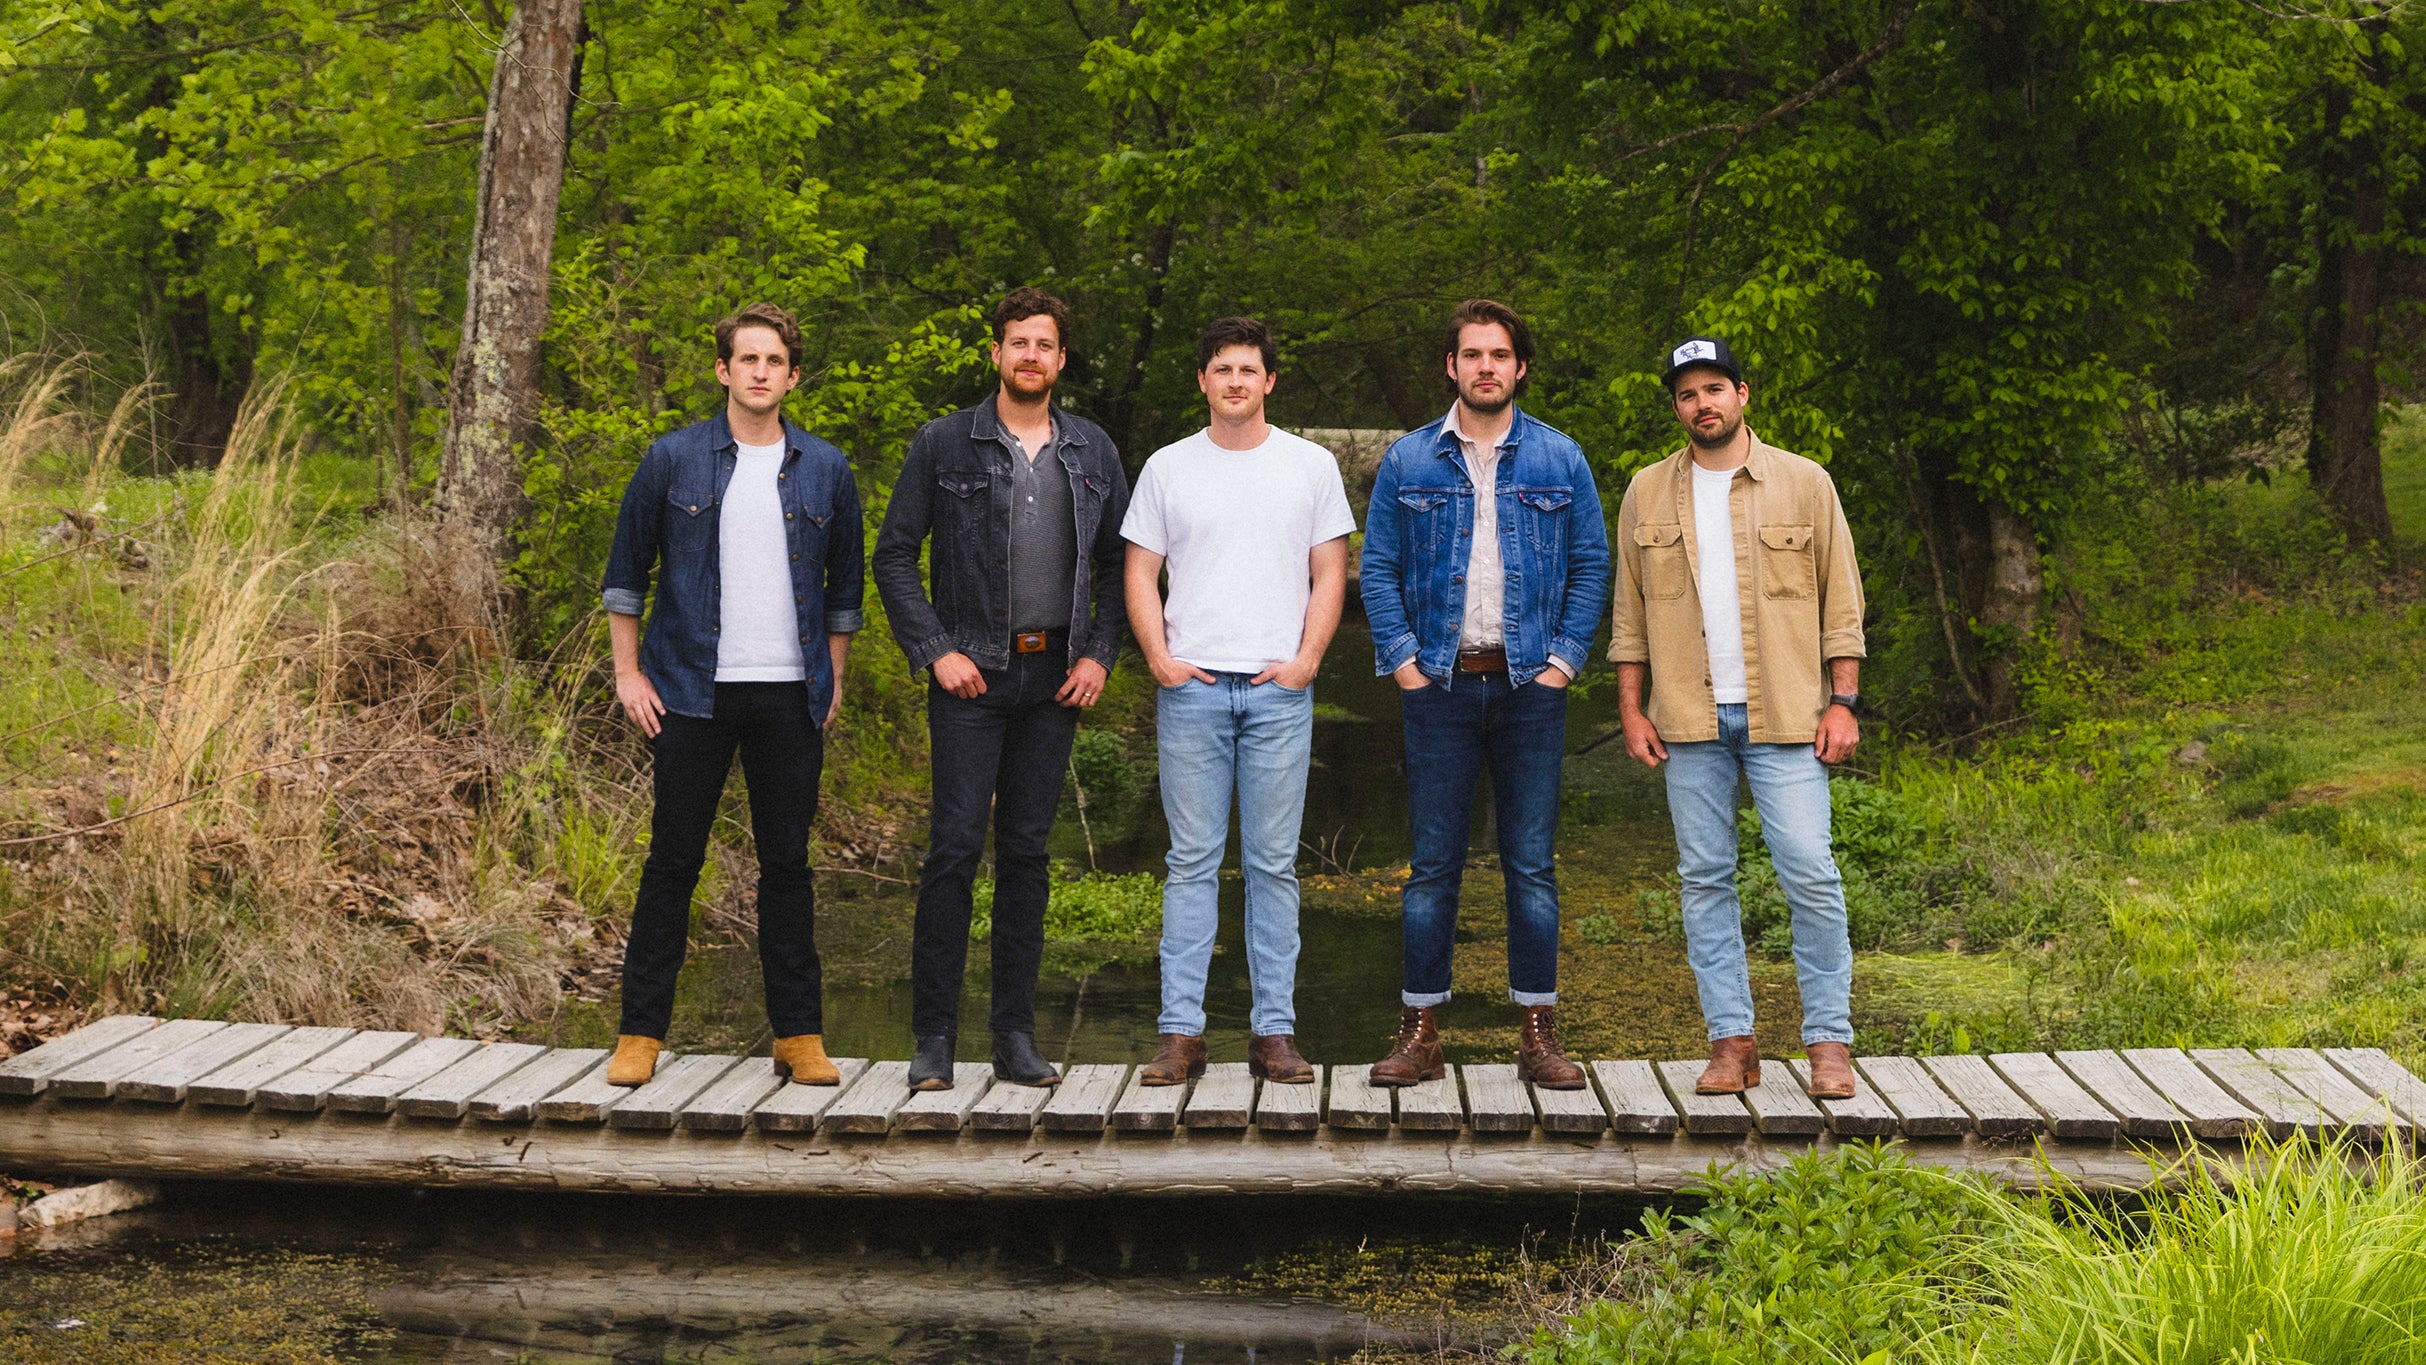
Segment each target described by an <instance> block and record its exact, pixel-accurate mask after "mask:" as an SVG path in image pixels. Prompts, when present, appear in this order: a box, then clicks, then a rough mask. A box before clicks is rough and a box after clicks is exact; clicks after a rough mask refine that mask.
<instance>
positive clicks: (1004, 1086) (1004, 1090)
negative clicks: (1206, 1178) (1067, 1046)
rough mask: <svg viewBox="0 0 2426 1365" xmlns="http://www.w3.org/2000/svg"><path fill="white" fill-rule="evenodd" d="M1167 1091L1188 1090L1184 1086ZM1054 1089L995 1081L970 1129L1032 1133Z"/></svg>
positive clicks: (975, 1112) (973, 1114) (974, 1111)
mask: <svg viewBox="0 0 2426 1365" xmlns="http://www.w3.org/2000/svg"><path fill="white" fill-rule="evenodd" d="M1053 1069H1054V1070H1055V1071H1057V1072H1058V1071H1062V1070H1065V1069H1066V1068H1065V1067H1063V1065H1062V1064H1061V1063H1059V1062H1055V1063H1053ZM1164 1088H1165V1089H1169V1090H1178V1091H1183V1092H1184V1091H1185V1090H1187V1087H1186V1086H1184V1085H1174V1086H1166V1087H1164ZM1053 1089H1054V1087H1052V1086H1049V1085H1013V1084H1012V1083H1010V1082H1009V1081H996V1082H995V1083H994V1088H993V1089H991V1090H988V1091H987V1092H986V1093H985V1098H983V1099H980V1100H979V1101H978V1102H977V1107H976V1108H974V1109H971V1110H970V1111H969V1127H970V1129H971V1130H973V1131H975V1132H980V1133H1025V1132H1030V1131H1033V1130H1034V1129H1035V1127H1036V1111H1037V1110H1039V1109H1042V1108H1044V1107H1045V1101H1046V1100H1049V1099H1051V1098H1053Z"/></svg>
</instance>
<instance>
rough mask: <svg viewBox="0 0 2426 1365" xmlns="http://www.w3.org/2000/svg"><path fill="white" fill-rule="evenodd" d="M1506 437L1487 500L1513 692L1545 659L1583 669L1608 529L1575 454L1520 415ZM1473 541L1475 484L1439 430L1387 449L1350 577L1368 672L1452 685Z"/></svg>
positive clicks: (1605, 579) (1551, 431) (1605, 594)
mask: <svg viewBox="0 0 2426 1365" xmlns="http://www.w3.org/2000/svg"><path fill="white" fill-rule="evenodd" d="M1510 434H1511V436H1512V437H1513V438H1514V439H1513V441H1512V443H1511V444H1508V445H1503V446H1502V447H1501V453H1500V458H1499V471H1498V479H1497V487H1496V489H1495V490H1494V496H1496V497H1497V498H1498V499H1499V505H1498V506H1499V553H1500V562H1501V564H1502V565H1503V566H1504V567H1505V571H1506V581H1507V594H1508V595H1507V605H1506V608H1505V611H1504V613H1503V622H1504V624H1503V629H1504V631H1505V633H1506V637H1507V640H1506V649H1507V653H1508V680H1509V681H1510V682H1511V683H1515V684H1517V685H1519V686H1522V685H1523V684H1525V683H1527V682H1530V681H1532V680H1533V678H1534V676H1535V675H1536V674H1538V673H1540V672H1541V671H1542V670H1543V669H1544V668H1547V667H1549V665H1550V656H1551V655H1553V654H1555V655H1557V656H1558V657H1560V658H1562V659H1565V660H1567V661H1568V662H1570V663H1572V664H1575V665H1576V666H1578V667H1581V666H1582V665H1583V663H1584V661H1585V660H1586V659H1588V658H1590V657H1591V655H1590V650H1591V648H1592V635H1593V632H1594V631H1596V630H1598V629H1599V628H1600V618H1601V616H1602V614H1603V613H1605V612H1607V611H1608V610H1609V528H1608V527H1607V526H1606V525H1604V524H1603V523H1602V521H1601V510H1600V490H1599V489H1598V488H1597V487H1595V486H1594V484H1593V482H1592V467H1591V466H1590V465H1588V464H1586V463H1585V462H1584V452H1583V448H1582V447H1581V446H1578V445H1577V444H1576V443H1575V442H1574V441H1573V440H1572V439H1570V438H1569V437H1568V436H1567V435H1566V433H1564V432H1561V431H1559V430H1557V429H1556V428H1554V427H1550V426H1547V425H1544V424H1543V423H1541V422H1538V421H1535V420H1534V419H1533V418H1531V417H1529V416H1527V415H1525V413H1524V412H1523V411H1522V410H1521V409H1520V410H1519V411H1518V412H1517V414H1516V424H1515V426H1513V427H1512V428H1510ZM1473 533H1474V479H1473V475H1472V474H1471V473H1470V472H1469V471H1468V470H1467V468H1466V457H1465V453H1464V451H1462V450H1460V449H1459V448H1458V444H1457V437H1456V436H1454V435H1453V434H1451V433H1450V432H1449V430H1448V421H1447V419H1446V418H1445V417H1444V418H1443V419H1442V420H1441V421H1438V422H1434V423H1432V424H1431V425H1430V426H1426V427H1420V428H1418V429H1416V430H1414V431H1411V432H1409V433H1407V434H1406V435H1404V436H1401V437H1399V438H1398V440H1396V441H1395V442H1392V443H1391V446H1390V451H1389V453H1388V454H1386V455H1384V456H1382V461H1381V471H1380V473H1379V474H1377V475H1376V476H1375V477H1374V480H1373V501H1372V504H1371V505H1370V506H1369V507H1368V508H1367V509H1366V512H1365V547H1364V557H1363V559H1362V561H1361V562H1360V563H1359V565H1358V568H1357V576H1358V580H1359V586H1360V590H1361V591H1362V593H1363V595H1364V599H1365V621H1366V624H1368V625H1369V626H1371V627H1372V630H1373V665H1374V671H1375V672H1377V673H1391V672H1395V671H1396V670H1397V668H1398V666H1399V665H1400V664H1403V663H1405V662H1406V661H1407V660H1409V659H1413V660H1415V666H1416V667H1417V668H1419V669H1421V670H1422V671H1423V674H1424V676H1425V677H1428V678H1430V679H1432V680H1433V682H1435V683H1437V684H1439V685H1441V686H1444V687H1447V686H1451V685H1453V683H1454V680H1455V677H1456V673H1457V667H1456V666H1457V634H1458V627H1459V625H1460V624H1461V623H1462V622H1463V621H1464V620H1465V616H1466V561H1467V558H1468V556H1469V553H1470V547H1471V544H1472V541H1471V540H1470V537H1471V536H1472V535H1473Z"/></svg>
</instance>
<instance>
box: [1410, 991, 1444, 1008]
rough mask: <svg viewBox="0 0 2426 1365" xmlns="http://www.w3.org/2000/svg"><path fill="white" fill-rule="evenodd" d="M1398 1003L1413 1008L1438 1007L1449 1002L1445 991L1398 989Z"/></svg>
mask: <svg viewBox="0 0 2426 1365" xmlns="http://www.w3.org/2000/svg"><path fill="white" fill-rule="evenodd" d="M1398 1003H1400V1004H1402V1005H1404V1006H1406V1007H1407V1008H1408V1009H1413V1010H1428V1009H1438V1008H1439V1007H1440V1006H1442V1005H1446V1004H1448V1003H1449V993H1448V992H1447V991H1420V992H1419V991H1400V992H1399V993H1398Z"/></svg>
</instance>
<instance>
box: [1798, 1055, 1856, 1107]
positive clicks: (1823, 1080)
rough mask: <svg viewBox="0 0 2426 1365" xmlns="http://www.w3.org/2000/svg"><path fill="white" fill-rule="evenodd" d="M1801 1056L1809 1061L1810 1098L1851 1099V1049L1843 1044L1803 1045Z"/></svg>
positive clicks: (1852, 1087)
mask: <svg viewBox="0 0 2426 1365" xmlns="http://www.w3.org/2000/svg"><path fill="white" fill-rule="evenodd" d="M1803 1055H1804V1056H1806V1057H1808V1058H1810V1059H1811V1098H1813V1099H1815V1100H1849V1099H1852V1098H1853V1090H1854V1084H1853V1049H1852V1048H1849V1047H1847V1046H1845V1045H1844V1044H1843V1043H1805V1044H1803Z"/></svg>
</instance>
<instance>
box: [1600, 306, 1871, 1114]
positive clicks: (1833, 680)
mask: <svg viewBox="0 0 2426 1365" xmlns="http://www.w3.org/2000/svg"><path fill="white" fill-rule="evenodd" d="M1667 383H1668V390H1669V393H1670V395H1671V396H1672V398H1673V400H1674V403H1675V407H1676V416H1677V420H1678V421H1680V422H1682V423H1683V424H1684V427H1685V435H1686V438H1687V440H1686V444H1685V447H1684V449H1682V450H1679V451H1677V452H1676V453H1675V454H1673V455H1671V456H1669V457H1668V458H1667V459H1664V460H1662V461H1660V462H1659V463H1658V464H1655V465H1652V466H1651V467H1649V468H1648V469H1645V470H1643V471H1642V472H1641V473H1639V474H1636V475H1635V476H1634V481H1633V482H1632V483H1631V484H1630V485H1628V486H1627V488H1626V498H1625V502H1624V503H1623V504H1622V505H1621V506H1620V508H1619V509H1618V514H1617V553H1618V583H1617V608H1616V623H1615V629H1614V631H1613V634H1612V638H1611V641H1610V645H1609V658H1610V661H1611V662H1613V663H1615V664H1616V665H1617V680H1618V718H1619V721H1620V723H1621V724H1622V725H1623V726H1624V729H1625V738H1626V751H1627V752H1628V753H1630V754H1632V755H1634V757H1635V758H1637V759H1639V760H1641V761H1642V762H1643V763H1644V764H1645V765H1646V766H1649V767H1658V766H1659V765H1660V764H1661V763H1666V764H1667V765H1668V774H1667V776H1668V808H1669V812H1670V814H1671V816H1672V817H1673V819H1674V821H1675V824H1676V846H1677V873H1678V875H1679V877H1680V878H1681V879H1682V881H1683V884H1684V886H1683V892H1684V920H1685V951H1686V956H1687V958H1688V960H1689V961H1690V962H1691V963H1692V966H1693V975H1694V980H1695V983H1696V984H1697V985H1698V987H1699V989H1700V992H1701V1004H1702V1018H1703V1020H1704V1021H1705V1022H1706V1023H1707V1024H1708V1026H1709V1036H1710V1065H1709V1068H1708V1069H1707V1070H1705V1071H1703V1072H1702V1075H1701V1083H1700V1086H1699V1089H1700V1090H1701V1092H1702V1093H1703V1094H1706V1095H1712V1094H1731V1093H1734V1092H1737V1091H1741V1090H1744V1089H1746V1088H1747V1087H1750V1086H1756V1085H1758V1084H1760V1050H1759V1048H1758V1046H1757V1045H1756V1044H1755V1042H1754V1040H1753V1030H1752V980H1751V975H1750V972H1749V971H1748V969H1747V967H1746V964H1745V959H1744V936H1743V912H1742V908H1741V907H1740V906H1739V905H1738V904H1737V901H1736V894H1735V873H1736V843H1735V794H1736V784H1737V782H1738V780H1739V779H1740V780H1742V781H1744V782H1746V783H1748V784H1749V785H1750V786H1751V788H1752V801H1753V805H1754V806H1755V807H1757V808H1758V809H1759V811H1760V816H1761V834H1762V837H1763V839H1764V840H1765V841H1766V842H1767V843H1768V845H1769V854H1770V857H1771V859H1772V860H1773V861H1774V862H1775V863H1776V865H1777V879H1778V883H1779V885H1780V886H1781V887H1782V888H1783V889H1784V890H1785V893H1786V903H1787V905H1788V907H1789V908H1790V909H1791V910H1792V912H1793V929H1794V965H1795V972H1796V976H1797V978H1798V979H1799V981H1800V983H1801V986H1802V997H1803V1047H1804V1051H1805V1052H1806V1054H1807V1055H1808V1056H1809V1058H1810V1063H1811V1093H1812V1094H1813V1095H1817V1096H1821V1097H1823V1098H1845V1097H1848V1096H1851V1095H1852V1094H1853V1091H1854V1076H1853V1053H1852V1043H1853V1020H1852V994H1853V948H1852V944H1851V943H1850V941H1849V940H1848V938H1847V934H1846V926H1845V892H1844V883H1843V880H1842V879H1841V878H1840V877H1839V876H1838V874H1837V869H1836V859H1835V857H1834V856H1833V855H1832V854H1831V853H1830V851H1829V836H1828V815H1829V811H1828V771H1827V768H1826V766H1825V765H1827V764H1830V763H1841V762H1843V761H1844V760H1845V758H1846V757H1847V756H1848V755H1850V754H1851V753H1852V752H1853V746H1854V745H1855V743H1857V742H1858V741H1859V740H1860V738H1861V730H1860V725H1859V723H1858V722H1857V721H1856V720H1855V714H1856V712H1857V711H1858V709H1859V706H1860V696H1859V683H1860V675H1861V660H1862V655H1863V648H1862V579H1861V573H1860V571H1859V570H1858V569H1857V568H1856V566H1855V564H1854V561H1853V539H1852V535H1851V533H1850V532H1849V531H1848V530H1847V529H1846V526H1845V512H1844V508H1843V506H1842V505H1841V504H1840V503H1839V502H1838V501H1837V497H1836V485H1835V484H1834V483H1833V482H1832V481H1830V479H1829V478H1828V473H1827V471H1826V470H1824V469H1822V468H1820V467H1819V466H1818V465H1817V464H1814V463H1813V462H1811V461H1810V460H1807V459H1804V458H1803V457H1802V456H1800V455H1792V454H1788V453H1787V452H1785V451H1783V450H1779V449H1777V448H1776V447H1775V446H1772V445H1769V444H1767V443H1765V442H1763V441H1762V440H1761V439H1760V438H1759V437H1758V436H1755V435H1754V434H1753V433H1752V429H1751V428H1749V427H1747V426H1745V425H1744V408H1745V405H1746V404H1747V403H1748V402H1749V401H1750V399H1751V396H1752V391H1751V389H1750V388H1749V387H1748V386H1746V385H1745V383H1744V378H1743V372H1742V371H1741V370H1740V369H1739V368H1737V366H1736V363H1735V356H1734V354H1733V352H1731V351H1730V350H1729V349H1728V347H1727V343H1726V342H1724V341H1721V340H1718V339H1717V338H1715V337H1693V338H1691V339H1689V340H1687V341H1685V342H1684V343H1683V344H1681V345H1679V346H1677V347H1676V348H1675V349H1674V350H1673V351H1671V352H1670V353H1669V357H1668V372H1667ZM1646 684H1648V685H1649V686H1648V698H1647V699H1646V696H1645V692H1646V687H1645V685H1646Z"/></svg>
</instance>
